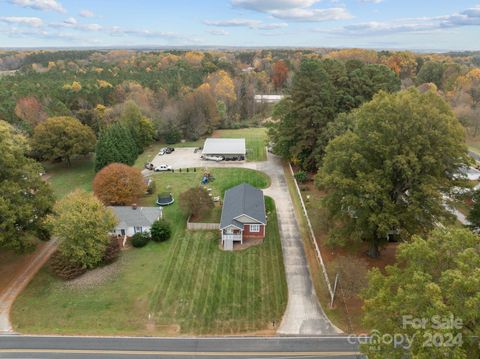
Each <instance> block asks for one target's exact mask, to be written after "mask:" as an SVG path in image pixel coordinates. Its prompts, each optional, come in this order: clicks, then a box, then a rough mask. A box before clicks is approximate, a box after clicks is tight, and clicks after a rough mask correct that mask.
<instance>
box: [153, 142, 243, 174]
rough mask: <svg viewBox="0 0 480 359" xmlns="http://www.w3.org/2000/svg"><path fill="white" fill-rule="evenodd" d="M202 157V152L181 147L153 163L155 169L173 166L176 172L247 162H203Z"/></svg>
mask: <svg viewBox="0 0 480 359" xmlns="http://www.w3.org/2000/svg"><path fill="white" fill-rule="evenodd" d="M201 155H202V151H200V150H199V151H197V153H195V147H179V148H175V151H173V152H172V153H170V154H164V155H158V154H157V155H156V156H155V158H154V159H153V160H152V162H151V163H153V165H154V166H155V167H157V166H159V165H169V166H172V168H173V169H174V170H178V169H180V168H182V169H184V168H194V167H197V168H198V167H221V166H222V165H225V167H232V165H234V164H236V165H238V164H241V163H244V162H245V161H220V162H215V161H206V160H202V159H201V158H200V156H201Z"/></svg>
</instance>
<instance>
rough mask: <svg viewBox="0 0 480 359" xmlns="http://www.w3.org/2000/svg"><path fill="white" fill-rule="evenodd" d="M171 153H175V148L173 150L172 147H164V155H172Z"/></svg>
mask: <svg viewBox="0 0 480 359" xmlns="http://www.w3.org/2000/svg"><path fill="white" fill-rule="evenodd" d="M173 151H175V148H173V147H166V148H165V153H166V154H170V153H172V152H173Z"/></svg>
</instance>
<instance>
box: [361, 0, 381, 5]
mask: <svg viewBox="0 0 480 359" xmlns="http://www.w3.org/2000/svg"><path fill="white" fill-rule="evenodd" d="M360 1H361V2H366V3H370V4H380V3H381V2H383V0H360Z"/></svg>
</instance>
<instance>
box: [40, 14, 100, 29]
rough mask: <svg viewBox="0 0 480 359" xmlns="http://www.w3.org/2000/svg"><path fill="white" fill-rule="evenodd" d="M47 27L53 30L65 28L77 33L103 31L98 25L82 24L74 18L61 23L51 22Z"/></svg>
mask: <svg viewBox="0 0 480 359" xmlns="http://www.w3.org/2000/svg"><path fill="white" fill-rule="evenodd" d="M48 26H50V27H53V28H57V29H58V28H66V29H71V30H77V31H100V30H103V26H102V25H99V24H82V23H79V22H78V21H77V19H75V18H74V17H69V18H67V19H65V20H63V21H62V22H52V23H50V24H48Z"/></svg>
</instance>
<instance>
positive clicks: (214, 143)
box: [202, 138, 247, 156]
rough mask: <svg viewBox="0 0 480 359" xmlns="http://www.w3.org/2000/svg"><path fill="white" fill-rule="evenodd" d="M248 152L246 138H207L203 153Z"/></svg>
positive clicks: (233, 153) (235, 153)
mask: <svg viewBox="0 0 480 359" xmlns="http://www.w3.org/2000/svg"><path fill="white" fill-rule="evenodd" d="M246 153H247V150H246V147H245V139H244V138H207V139H206V140H205V144H204V145H203V151H202V155H243V156H245V154H246Z"/></svg>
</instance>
